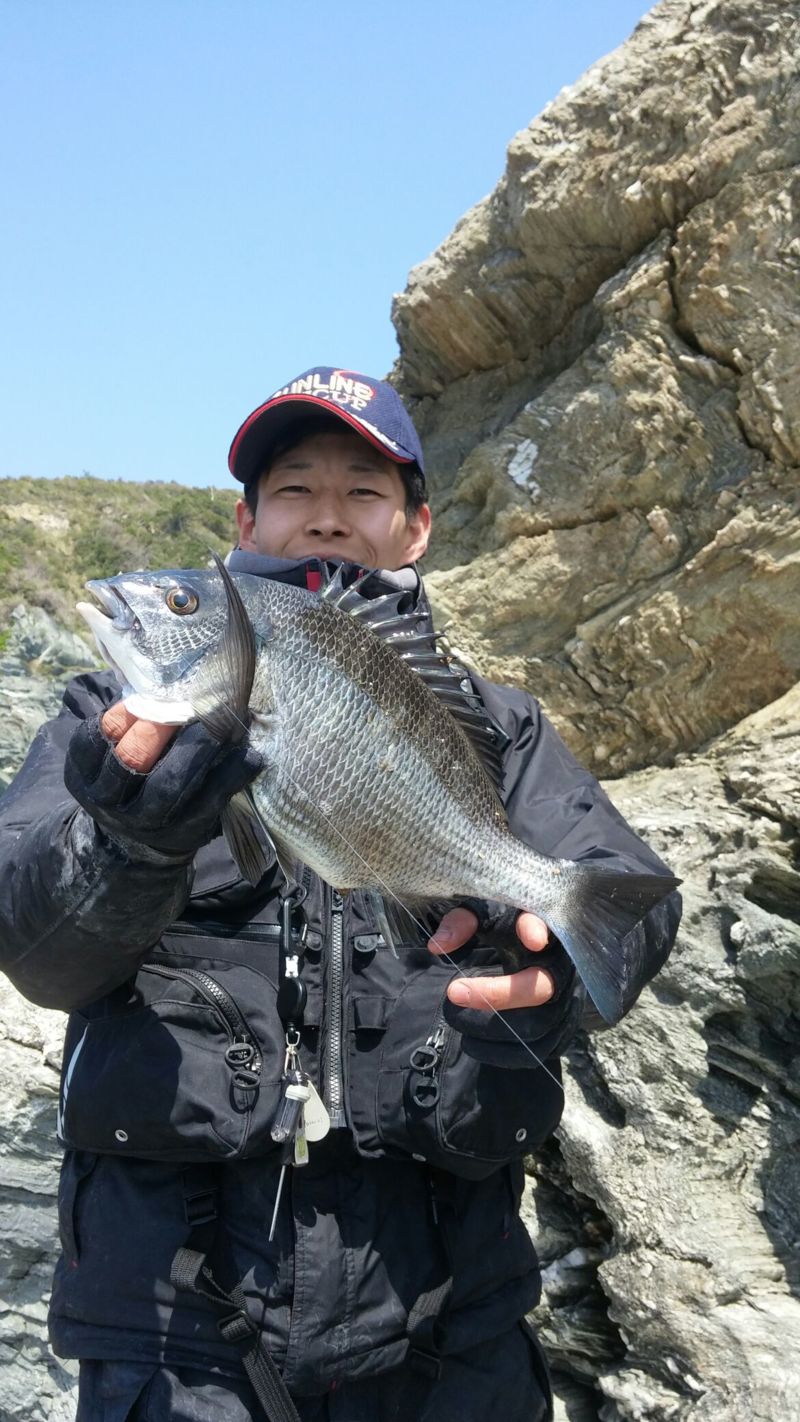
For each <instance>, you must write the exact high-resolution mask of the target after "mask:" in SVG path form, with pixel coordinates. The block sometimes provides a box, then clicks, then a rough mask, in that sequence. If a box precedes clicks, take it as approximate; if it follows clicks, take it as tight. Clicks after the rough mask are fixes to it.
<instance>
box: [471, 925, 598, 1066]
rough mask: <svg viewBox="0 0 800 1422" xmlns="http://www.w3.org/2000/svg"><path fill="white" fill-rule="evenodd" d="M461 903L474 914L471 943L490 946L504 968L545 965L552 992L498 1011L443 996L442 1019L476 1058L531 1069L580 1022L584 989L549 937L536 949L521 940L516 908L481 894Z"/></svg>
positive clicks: (568, 1037) (560, 1047) (556, 1048)
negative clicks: (537, 1000) (459, 1003)
mask: <svg viewBox="0 0 800 1422" xmlns="http://www.w3.org/2000/svg"><path fill="white" fill-rule="evenodd" d="M460 902H461V904H462V905H463V906H464V908H468V909H470V910H471V911H472V913H474V914H475V916H476V917H477V919H478V930H477V933H476V935H475V942H476V943H477V944H488V945H490V946H491V947H492V948H494V950H495V952H496V953H497V955H498V957H499V958H500V959H501V961H502V963H503V965H504V971H505V972H517V971H519V969H521V968H545V969H546V970H547V972H548V973H550V974H551V976H552V978H553V982H554V985H555V992H554V993H553V996H552V997H551V998H550V999H549V1001H548V1002H544V1003H542V1005H541V1006H540V1007H512V1008H510V1009H509V1010H508V1011H507V1012H502V1013H499V1014H498V1013H496V1012H490V1011H489V1009H488V1008H487V1009H486V1010H484V1011H481V1010H480V1009H479V1008H475V1007H458V1006H457V1005H456V1003H454V1002H451V1001H450V999H449V998H446V999H445V1004H444V1015H445V1020H446V1021H447V1022H448V1023H449V1025H450V1026H451V1027H454V1028H455V1029H456V1031H457V1032H460V1033H461V1037H462V1046H463V1048H464V1051H465V1052H466V1053H467V1055H468V1056H471V1057H474V1058H475V1060H476V1061H479V1062H487V1063H488V1064H490V1065H491V1066H500V1067H527V1068H531V1069H534V1068H536V1067H537V1066H538V1065H539V1062H540V1061H545V1060H546V1059H547V1057H550V1056H555V1055H557V1054H558V1053H559V1052H561V1051H563V1049H564V1047H565V1046H566V1045H567V1044H568V1042H569V1041H570V1040H571V1038H572V1037H573V1036H574V1034H575V1032H576V1031H577V1029H578V1027H579V1026H580V1023H581V1017H582V1015H583V1007H584V997H585V994H584V991H583V987H582V984H581V983H580V982H579V981H578V977H577V974H576V972H575V967H574V965H573V963H572V960H571V958H569V956H568V955H567V953H566V952H565V950H564V949H563V948H562V946H561V944H560V943H559V942H558V941H557V940H553V939H551V941H550V943H549V944H548V946H547V947H546V948H542V949H541V951H540V952H538V953H532V952H531V951H530V950H529V949H528V948H526V947H525V946H524V944H522V943H520V940H519V939H518V937H517V934H516V922H517V919H518V918H519V912H518V911H517V910H516V909H509V908H505V907H504V906H503V905H501V904H494V903H490V902H487V901H486V900H484V899H462V900H461V901H460ZM511 1028H513V1032H512V1031H511ZM514 1033H516V1036H515V1035H514ZM520 1038H521V1039H522V1040H521V1041H520V1040H519V1039H520Z"/></svg>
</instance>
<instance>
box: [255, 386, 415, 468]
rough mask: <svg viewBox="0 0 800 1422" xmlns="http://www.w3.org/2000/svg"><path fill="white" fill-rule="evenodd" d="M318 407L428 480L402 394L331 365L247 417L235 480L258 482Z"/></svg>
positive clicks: (285, 389) (277, 394)
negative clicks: (290, 432)
mask: <svg viewBox="0 0 800 1422" xmlns="http://www.w3.org/2000/svg"><path fill="white" fill-rule="evenodd" d="M315 409H316V410H324V411H325V412H326V413H327V414H329V415H336V416H338V418H339V419H340V420H342V421H343V422H344V424H347V425H350V427H351V428H352V429H354V430H355V431H356V433H357V434H360V435H361V436H362V437H363V438H364V439H366V440H368V441H369V443H370V444H373V445H374V446H375V448H376V449H379V450H380V452H381V454H384V455H385V456H386V458H387V459H393V460H394V462H395V463H396V464H416V466H417V468H418V469H419V472H420V474H421V476H422V479H423V482H424V479H425V468H424V465H423V462H422V446H421V444H420V442H419V435H418V434H417V432H416V430H415V429H414V425H413V423H412V420H411V416H410V415H409V413H408V411H407V410H406V408H405V405H404V404H403V402H402V400H401V399H400V396H399V395H398V393H397V391H396V390H394V389H393V388H392V386H391V385H389V384H387V382H386V381H385V380H373V378H372V376H370V375H359V374H358V372H357V371H355V370H337V369H335V368H334V367H333V366H331V365H315V366H313V367H312V368H311V370H307V371H305V372H304V373H303V375H298V377H297V379H296V380H292V381H291V382H290V384H289V385H284V386H282V387H281V389H280V390H276V391H275V394H274V395H270V397H269V399H268V400H265V402H264V404H263V405H259V407H258V409H257V410H254V411H253V413H252V415H248V416H247V419H246V420H245V422H244V424H243V425H241V426H240V427H239V429H238V430H237V432H236V435H235V437H234V440H233V444H232V445H231V447H230V453H229V454H228V468H229V469H230V471H231V474H233V476H234V478H236V479H240V480H241V482H242V483H243V484H245V485H246V484H250V483H252V481H253V480H254V479H257V478H258V476H259V475H260V474H261V472H262V470H263V469H264V466H265V464H266V462H267V459H268V457H269V454H270V451H271V450H272V449H274V447H275V445H276V444H277V442H278V441H279V440H280V437H281V435H282V434H283V432H284V430H286V429H288V427H289V425H292V424H294V423H295V422H296V421H297V419H298V417H299V416H302V414H303V412H304V411H305V410H307V411H309V412H311V411H312V410H315Z"/></svg>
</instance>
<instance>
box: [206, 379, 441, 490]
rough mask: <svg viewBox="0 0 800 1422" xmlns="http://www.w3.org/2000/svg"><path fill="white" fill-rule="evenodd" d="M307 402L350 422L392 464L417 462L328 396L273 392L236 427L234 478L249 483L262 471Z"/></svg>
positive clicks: (231, 464)
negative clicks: (271, 398)
mask: <svg viewBox="0 0 800 1422" xmlns="http://www.w3.org/2000/svg"><path fill="white" fill-rule="evenodd" d="M309 405H313V406H314V407H315V408H316V409H317V410H322V411H324V413H325V414H326V415H334V416H335V418H336V419H337V420H341V421H342V424H344V425H349V426H350V428H351V429H353V430H355V431H356V433H357V434H359V435H360V436H361V438H362V439H365V440H367V442H368V443H369V444H371V445H374V447H375V449H377V450H379V451H380V453H381V454H383V455H384V456H385V458H387V459H391V460H392V461H393V462H394V463H395V464H415V463H416V458H415V456H414V455H413V454H409V453H408V451H407V450H404V449H401V448H400V446H399V445H396V444H393V443H390V442H389V441H388V440H385V439H384V438H383V436H382V435H381V434H380V432H379V431H378V430H376V429H375V426H374V425H371V424H370V423H369V421H367V420H360V419H359V418H358V415H354V414H353V413H352V411H351V410H342V409H339V408H338V407H337V406H336V405H334V404H333V403H332V402H331V401H330V400H325V399H322V398H321V397H320V396H318V395H276V396H275V398H274V399H273V400H267V402H266V404H264V405H260V406H259V408H258V409H257V410H254V411H253V413H252V414H251V415H248V417H247V419H246V420H245V422H244V424H243V425H241V426H240V428H239V429H238V430H237V432H236V434H235V436H234V439H233V443H232V445H231V447H230V453H229V454H228V468H229V469H230V471H231V474H232V475H233V476H234V478H235V479H239V480H240V481H241V483H243V484H250V483H252V481H253V480H254V479H257V478H258V477H259V476H260V475H261V474H262V473H263V470H264V465H265V462H266V459H267V456H268V454H269V452H270V450H271V449H273V448H274V446H275V444H276V443H277V442H278V440H279V439H280V437H281V435H282V434H283V432H284V431H285V430H287V429H288V428H289V426H290V425H292V424H294V423H295V421H296V420H297V418H298V414H300V413H301V408H300V407H303V408H307V407H308V406H309Z"/></svg>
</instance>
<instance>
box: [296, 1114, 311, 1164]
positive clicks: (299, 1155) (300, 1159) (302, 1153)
mask: <svg viewBox="0 0 800 1422" xmlns="http://www.w3.org/2000/svg"><path fill="white" fill-rule="evenodd" d="M294 1163H295V1165H308V1141H307V1140H306V1133H305V1129H304V1126H303V1122H302V1121H301V1122H300V1125H299V1126H298V1128H297V1134H296V1136H295V1138H294Z"/></svg>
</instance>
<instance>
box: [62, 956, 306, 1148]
mask: <svg viewBox="0 0 800 1422" xmlns="http://www.w3.org/2000/svg"><path fill="white" fill-rule="evenodd" d="M232 976H233V974H232V971H231V968H230V966H229V965H225V964H216V965H215V966H214V972H213V974H212V973H211V972H206V971H205V970H204V969H200V968H196V967H189V966H180V967H175V966H173V965H171V964H166V963H149V964H145V965H143V967H142V968H140V970H139V973H138V975H137V978H136V982H135V987H134V990H133V991H132V992H129V993H125V992H122V991H120V992H118V993H116V994H112V995H111V997H110V998H107V999H104V1001H103V1002H102V1003H101V1004H98V1012H97V1015H94V1014H92V1012H91V1011H90V1010H89V1009H87V1010H86V1011H85V1012H83V1013H80V1012H73V1013H72V1014H71V1016H70V1020H69V1025H68V1030H67V1039H66V1044H65V1050H64V1068H63V1073H62V1082H61V1100H60V1110H59V1126H58V1134H59V1138H60V1139H61V1141H62V1142H63V1144H64V1145H66V1146H68V1147H72V1148H74V1149H79V1150H89V1151H95V1152H98V1153H105V1154H111V1155H133V1156H142V1157H145V1158H147V1159H150V1160H170V1161H186V1162H190V1161H201V1160H208V1159H209V1158H212V1159H230V1158H232V1157H236V1156H242V1155H247V1154H257V1153H259V1152H261V1151H265V1150H269V1149H273V1148H274V1147H273V1145H272V1141H271V1139H270V1135H269V1127H270V1124H271V1122H272V1120H273V1118H274V1115H275V1112H276V1110H277V1106H278V1099H279V1085H280V1078H281V1071H282V1067H283V1060H282V1056H281V1054H280V1052H279V1051H278V1049H277V1042H279V1041H280V1037H278V1038H277V1039H276V1035H275V1032H274V1030H272V1031H269V1030H265V1024H263V1023H261V1022H254V1021H251V1020H250V1019H249V1018H248V1017H246V1016H245V1014H244V1012H243V1011H242V1009H241V1007H240V1006H239V1002H240V1001H241V1000H245V1001H250V1000H253V999H255V1000H260V1001H261V1002H262V1003H263V999H264V995H265V994H264V986H265V983H264V979H263V978H259V981H258V986H257V987H256V984H255V983H251V984H250V985H249V987H250V990H249V991H247V987H248V984H247V983H246V982H245V981H244V978H245V977H248V976H252V977H253V978H255V976H256V975H248V974H247V973H246V971H245V972H244V973H243V971H242V970H239V971H238V972H237V973H236V984H235V988H233V987H231V986H230V979H231V977H232ZM226 980H227V981H226ZM267 987H268V989H269V984H267ZM270 996H271V998H273V999H274V989H273V990H272V993H271V994H270ZM275 1022H276V1023H277V1022H278V1018H277V1014H275ZM264 1043H267V1044H268V1045H267V1046H265V1045H264Z"/></svg>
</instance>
